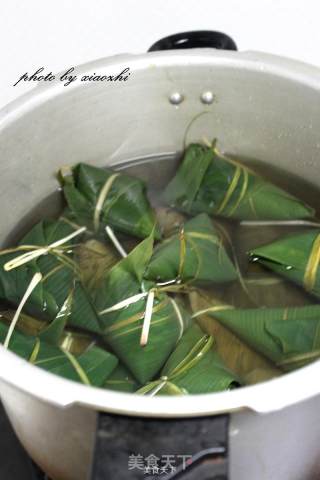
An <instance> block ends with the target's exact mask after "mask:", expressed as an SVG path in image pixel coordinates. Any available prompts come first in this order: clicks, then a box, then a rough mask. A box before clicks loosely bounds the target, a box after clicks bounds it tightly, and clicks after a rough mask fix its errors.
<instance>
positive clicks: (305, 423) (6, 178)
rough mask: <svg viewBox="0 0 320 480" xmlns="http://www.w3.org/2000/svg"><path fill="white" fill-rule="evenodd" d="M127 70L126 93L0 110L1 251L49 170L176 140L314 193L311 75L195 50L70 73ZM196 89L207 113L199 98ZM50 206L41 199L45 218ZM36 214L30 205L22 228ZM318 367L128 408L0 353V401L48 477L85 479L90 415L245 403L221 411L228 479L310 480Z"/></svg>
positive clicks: (83, 90)
mask: <svg viewBox="0 0 320 480" xmlns="http://www.w3.org/2000/svg"><path fill="white" fill-rule="evenodd" d="M128 66H129V67H130V68H131V69H132V77H131V78H130V81H128V82H127V83H126V84H125V85H121V84H112V85H106V84H100V85H99V84H88V85H79V84H78V85H75V86H72V85H71V86H70V87H63V86H62V85H60V84H56V85H51V86H50V87H46V86H45V87H39V88H36V89H35V91H34V93H32V94H29V95H27V96H26V97H24V99H22V100H19V101H17V102H15V103H14V104H12V105H9V106H8V107H7V108H6V109H4V110H3V111H2V112H1V113H0V154H1V159H2V161H1V163H0V174H1V180H2V189H1V192H0V199H1V206H2V210H1V216H0V244H2V243H4V242H6V241H7V240H8V235H7V232H13V234H11V235H10V236H9V237H10V239H11V240H12V239H14V238H15V234H16V230H15V228H16V225H17V223H18V224H19V231H20V232H21V230H24V229H25V228H27V227H28V226H29V225H30V220H31V219H30V215H29V212H30V210H33V209H34V206H35V205H39V204H41V202H42V201H43V200H44V199H45V198H46V197H47V196H48V193H51V192H52V193H53V192H55V191H56V186H57V183H56V179H55V172H56V171H57V170H58V169H59V167H61V165H67V164H69V165H70V164H74V163H77V162H81V161H83V162H88V163H92V164H95V165H101V166H103V165H104V166H106V165H115V164H117V165H119V164H121V163H123V162H125V161H127V160H128V159H133V158H139V157H143V156H150V155H155V154H159V155H160V154H162V155H163V154H168V153H175V152H177V151H179V150H181V149H182V147H183V140H184V137H185V134H186V131H187V132H188V133H187V138H186V140H187V141H188V142H190V141H192V140H198V139H199V138H201V137H203V136H205V137H207V138H209V139H212V138H213V137H217V138H218V139H219V146H220V148H221V149H222V150H224V149H228V151H229V152H230V153H232V154H236V155H246V156H247V157H250V158H253V159H254V158H259V159H261V160H262V161H264V162H266V163H268V164H272V165H273V166H276V167H278V168H280V170H279V174H281V173H282V170H284V171H288V172H291V173H292V174H294V175H297V176H298V177H301V178H304V179H305V180H307V181H310V192H312V188H313V186H315V187H319V185H320V161H319V152H320V138H319V132H320V116H319V99H320V74H319V71H318V70H317V69H314V68H312V67H308V66H306V65H303V64H299V63H296V62H292V61H287V60H283V59H279V58H274V57H269V56H266V55H262V54H253V53H244V54H238V53H226V52H214V53H212V52H208V51H207V52H206V51H196V50H195V51H192V52H187V51H186V52H183V53H182V52H170V53H166V54H163V53H159V54H157V53H155V54H149V55H144V56H143V55H142V56H137V57H133V56H126V57H118V58H115V59H109V60H101V61H100V62H95V63H92V64H89V65H86V66H84V67H82V69H80V72H81V71H82V73H84V72H88V73H93V72H96V73H97V74H99V73H104V74H108V73H109V72H110V73H112V72H114V71H119V70H121V69H122V68H124V67H128ZM208 91H209V92H211V93H212V94H213V98H214V102H213V103H211V104H210V105H208V104H204V103H203V101H202V100H201V99H202V98H204V96H203V93H205V92H208ZM176 92H178V93H181V94H182V97H183V101H182V102H181V103H180V104H179V105H175V104H172V102H170V97H171V95H172V94H173V93H176ZM206 98H208V96H207V97H206ZM195 118H197V121H194V119H195ZM192 121H193V123H192V126H191V127H190V128H189V129H188V126H190V123H191V122H192ZM56 200H57V195H54V194H53V196H52V197H50V203H51V207H52V211H54V210H55V209H56V208H57V207H58V202H57V201H56ZM39 217H40V212H39V210H36V211H35V210H33V214H32V221H36V220H38V218H39ZM18 367H19V368H18ZM20 367H21V368H20ZM319 369H320V364H319V362H316V363H315V364H313V365H312V366H310V367H306V368H305V369H302V370H301V371H298V372H296V373H293V374H290V375H286V376H285V377H284V378H283V379H276V380H274V381H271V382H268V384H264V385H262V386H261V385H258V386H257V387H248V388H245V389H239V391H238V392H235V391H234V392H226V393H222V394H212V395H206V396H204V395H202V396H199V398H197V399H196V400H195V399H192V398H191V399H190V398H181V399H170V400H169V399H165V398H163V399H140V398H138V397H135V396H132V397H131V400H130V402H128V397H127V395H121V394H118V396H115V394H111V393H110V394H108V392H102V393H99V392H97V391H95V390H94V389H91V390H90V389H88V388H87V387H85V386H80V385H77V386H73V384H71V382H66V381H63V380H61V379H60V378H58V377H54V376H52V375H49V374H44V373H43V372H41V373H42V375H41V378H43V382H41V383H39V384H36V383H35V380H33V379H35V378H38V377H39V378H40V375H34V374H33V372H35V370H37V369H36V367H33V366H31V365H28V364H26V362H23V361H22V360H20V359H19V362H18V360H13V356H12V355H10V354H9V353H8V352H6V351H5V350H4V349H3V348H0V393H1V398H2V401H3V403H4V406H5V408H6V410H7V412H8V415H9V417H10V419H11V422H12V424H13V426H14V428H15V430H16V432H17V434H18V436H19V438H20V440H21V442H22V443H23V445H24V446H25V447H26V449H27V450H28V452H29V453H30V455H31V456H32V457H33V458H34V459H35V460H36V461H37V463H39V465H40V466H41V467H42V468H43V469H44V470H45V471H46V472H47V473H48V474H49V475H51V476H52V477H53V478H54V480H74V479H77V480H82V479H83V480H85V478H86V476H87V474H88V468H89V465H90V459H91V455H92V449H93V442H94V432H95V424H96V411H98V410H104V411H116V410H117V409H118V410H119V412H120V411H121V412H122V413H125V414H128V415H130V414H135V415H137V414H138V413H137V412H139V411H140V413H142V414H144V413H145V414H150V415H160V416H170V415H171V416H173V415H176V414H179V412H180V411H181V412H182V413H180V415H184V414H185V415H188V416H191V415H193V416H197V414H205V413H206V414H208V413H211V414H214V413H217V412H222V411H226V410H228V409H230V410H235V409H241V408H245V407H251V408H252V409H253V410H256V411H260V412H262V411H264V412H268V413H265V414H263V415H262V416H261V415H258V414H255V413H253V412H252V411H249V410H248V409H247V410H244V411H240V412H238V413H233V414H232V418H231V431H230V451H231V466H230V472H231V480H236V479H237V480H242V479H245V480H256V479H257V478H259V480H264V479H266V480H267V479H268V480H270V479H271V478H277V480H278V479H279V480H301V478H303V479H306V480H308V475H309V476H310V479H311V478H313V479H314V478H315V475H314V472H315V469H316V466H317V465H316V458H317V456H319V453H320V449H318V445H319V444H320V429H319V427H317V424H319V422H317V413H318V411H319V402H320V400H319V392H320V387H319V384H318V383H317V382H316V381H315V380H314V379H316V378H318V377H319ZM295 379H297V380H295ZM298 379H299V380H298ZM67 384H68V385H67ZM287 385H288V386H290V388H287V387H286V386H287ZM65 386H66V387H65ZM259 392H261V393H262V392H263V395H261V394H259ZM316 395H318V397H315V396H316ZM311 397H315V398H313V399H310V398H311ZM229 399H230V400H229ZM149 400H150V401H149ZM153 400H154V401H153ZM303 400H304V401H303ZM296 402H300V403H298V404H297V405H293V404H294V403H296ZM79 404H81V405H82V406H79ZM147 404H148V405H147ZM290 405H291V406H290ZM142 406H143V408H144V406H145V407H146V408H145V409H144V410H143V411H141V410H142ZM285 406H287V408H286V409H283V410H282V407H285ZM63 407H64V408H63ZM277 409H280V410H278V411H274V412H273V413H272V412H271V410H277ZM269 411H270V412H271V413H269ZM26 412H27V413H26ZM119 412H118V413H119ZM177 412H178V413H177ZM267 427H268V428H267ZM269 432H270V433H269ZM291 432H292V433H291ZM299 438H302V439H303V440H301V442H299ZM253 449H254V453H253ZM275 472H277V473H276V474H275ZM312 474H313V477H312Z"/></svg>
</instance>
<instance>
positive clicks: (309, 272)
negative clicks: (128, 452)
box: [303, 234, 320, 292]
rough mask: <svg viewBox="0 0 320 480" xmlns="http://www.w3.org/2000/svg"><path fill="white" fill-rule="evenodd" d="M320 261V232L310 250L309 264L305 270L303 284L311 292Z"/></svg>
mask: <svg viewBox="0 0 320 480" xmlns="http://www.w3.org/2000/svg"><path fill="white" fill-rule="evenodd" d="M319 262H320V234H319V235H317V236H316V238H315V240H314V242H313V244H312V248H311V252H310V255H309V259H308V262H307V266H306V269H305V272H304V277H303V285H304V288H305V289H306V290H307V291H308V292H311V291H312V290H313V287H314V285H315V282H316V278H317V272H318V268H319Z"/></svg>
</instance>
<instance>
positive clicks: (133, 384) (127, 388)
mask: <svg viewBox="0 0 320 480" xmlns="http://www.w3.org/2000/svg"><path fill="white" fill-rule="evenodd" d="M104 388H106V389H107V390H115V391H118V392H126V393H134V392H136V391H137V390H138V388H139V384H138V382H137V381H136V380H135V379H134V377H133V376H132V374H131V372H130V371H129V370H128V369H127V368H126V367H125V366H124V365H123V364H121V363H119V364H118V366H117V367H116V368H115V369H114V370H113V372H112V373H111V375H110V376H109V377H108V378H107V380H106V382H105V384H104Z"/></svg>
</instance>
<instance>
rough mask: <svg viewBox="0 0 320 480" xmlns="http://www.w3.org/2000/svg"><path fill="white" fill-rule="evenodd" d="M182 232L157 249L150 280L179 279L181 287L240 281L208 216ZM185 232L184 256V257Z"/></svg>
mask: <svg viewBox="0 0 320 480" xmlns="http://www.w3.org/2000/svg"><path fill="white" fill-rule="evenodd" d="M182 228H183V230H181V229H180V233H178V234H175V235H173V236H172V237H170V238H168V239H166V240H165V241H163V242H162V243H160V244H159V245H158V246H157V247H156V248H155V251H154V254H153V256H152V258H151V261H150V264H149V265H148V268H147V271H146V274H145V277H146V278H147V279H149V280H154V281H161V282H164V281H169V280H173V279H179V280H180V281H182V283H190V284H197V285H199V284H200V285H201V284H208V283H212V282H213V283H223V282H228V281H231V280H235V279H237V276H238V275H237V272H236V269H235V267H234V266H233V264H232V262H231V260H230V259H229V257H228V255H227V253H226V251H225V249H224V247H223V242H222V239H221V237H220V235H219V233H218V232H217V231H216V230H215V228H214V226H213V224H212V221H211V220H210V218H209V217H208V215H206V214H200V215H197V216H196V217H194V218H193V219H191V220H189V221H188V222H186V223H185V224H184V226H183V227H182ZM182 231H183V241H184V242H185V252H184V256H182V253H181V238H180V237H181V232H182Z"/></svg>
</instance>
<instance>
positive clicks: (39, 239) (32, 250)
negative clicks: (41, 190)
mask: <svg viewBox="0 0 320 480" xmlns="http://www.w3.org/2000/svg"><path fill="white" fill-rule="evenodd" d="M75 233H76V232H75V230H74V228H73V227H72V226H70V225H69V224H67V223H65V222H63V221H51V220H50V221H43V222H40V223H38V224H37V225H36V226H35V227H34V228H33V229H32V230H31V231H30V232H29V233H28V234H27V235H26V236H25V237H24V238H23V239H22V240H21V241H20V243H19V245H18V247H16V248H13V249H10V250H9V251H6V250H5V251H2V252H0V298H1V299H2V300H5V301H7V302H9V303H10V304H11V305H12V306H15V307H17V306H18V305H19V303H20V301H21V299H22V297H23V295H24V294H25V292H26V290H27V288H28V285H29V283H30V281H31V279H32V277H33V276H34V274H35V273H41V274H42V280H41V282H40V283H39V284H38V285H37V286H36V287H35V288H34V290H33V291H32V293H31V295H30V297H29V299H28V301H27V303H26V305H25V308H24V311H25V312H26V313H29V314H30V315H33V316H35V317H37V318H40V319H45V320H47V321H52V320H53V319H54V318H55V317H56V315H57V314H58V313H59V311H60V309H61V308H62V306H63V305H64V303H65V301H66V299H67V298H68V297H69V295H71V296H72V301H71V308H70V311H69V315H68V322H67V323H68V325H69V326H70V325H71V326H74V327H79V328H83V329H85V330H88V331H90V332H95V333H99V332H100V325H99V318H98V316H97V314H96V312H95V310H94V308H93V306H92V304H91V301H90V298H89V295H88V293H87V292H86V290H85V289H84V287H83V286H82V284H81V282H80V279H79V277H80V276H79V271H78V266H77V263H76V262H75V261H74V258H73V256H74V255H73V244H74V242H77V241H79V236H76V237H73V238H72V239H70V241H68V240H67V239H68V238H69V237H70V236H72V235H74V234H75ZM80 233H81V232H80ZM57 243H59V245H56V244H57ZM6 252H8V253H6ZM26 254H28V255H29V257H28V261H25V263H21V255H26ZM19 259H20V261H19ZM25 259H26V258H25V257H24V258H23V260H25ZM8 264H9V267H10V268H9V270H8Z"/></svg>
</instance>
